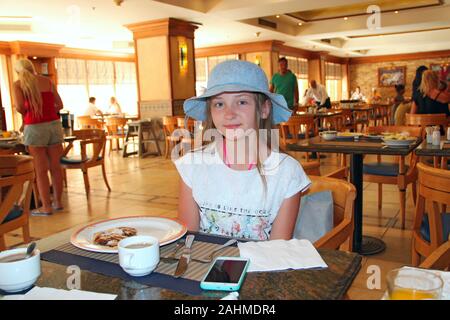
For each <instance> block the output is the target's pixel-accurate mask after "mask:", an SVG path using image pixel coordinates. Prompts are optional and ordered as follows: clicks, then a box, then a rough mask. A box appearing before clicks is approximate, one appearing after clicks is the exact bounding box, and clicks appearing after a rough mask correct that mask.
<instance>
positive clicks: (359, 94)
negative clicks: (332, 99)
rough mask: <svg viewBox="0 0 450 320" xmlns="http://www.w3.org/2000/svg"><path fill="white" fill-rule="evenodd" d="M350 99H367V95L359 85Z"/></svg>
mask: <svg viewBox="0 0 450 320" xmlns="http://www.w3.org/2000/svg"><path fill="white" fill-rule="evenodd" d="M350 100H359V101H365V100H366V97H365V96H364V95H363V94H362V92H361V88H360V86H357V87H356V89H355V91H354V92H353V93H352V96H351V98H350Z"/></svg>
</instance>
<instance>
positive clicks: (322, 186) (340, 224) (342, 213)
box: [300, 176, 356, 251]
mask: <svg viewBox="0 0 450 320" xmlns="http://www.w3.org/2000/svg"><path fill="white" fill-rule="evenodd" d="M310 179H311V181H312V184H311V186H310V187H309V188H308V190H307V191H306V192H305V193H304V194H303V195H302V196H307V195H312V194H314V193H319V192H323V191H330V192H331V195H332V198H333V221H332V226H333V228H332V229H331V230H330V231H328V232H327V233H326V234H325V235H323V236H322V237H321V238H320V239H319V240H317V241H315V242H314V246H315V247H316V248H318V249H319V248H324V249H333V250H338V249H340V250H345V251H352V247H353V230H354V220H353V205H354V201H355V198H356V189H355V186H353V185H352V184H351V183H349V182H347V181H344V180H342V179H335V178H329V177H316V176H310ZM300 210H301V208H300ZM310 214H315V212H310Z"/></svg>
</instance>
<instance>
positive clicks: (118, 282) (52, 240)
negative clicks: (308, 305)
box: [35, 226, 362, 300]
mask: <svg viewBox="0 0 450 320" xmlns="http://www.w3.org/2000/svg"><path fill="white" fill-rule="evenodd" d="M79 228H80V226H78V227H74V228H72V229H70V230H66V231H63V232H60V233H58V234H55V235H52V236H50V237H48V238H44V239H42V240H39V241H37V248H38V249H39V250H40V251H41V255H42V252H48V251H51V250H53V249H54V248H56V247H58V246H60V245H62V244H64V243H67V242H68V241H69V239H70V236H71V234H72V233H73V232H74V231H76V230H78V229H79ZM208 237H211V235H208ZM214 238H222V239H221V240H223V242H225V241H227V240H228V239H229V238H225V237H215V236H214ZM318 251H319V253H320V255H321V256H322V258H323V260H324V261H325V262H326V263H327V265H328V268H325V269H315V270H313V269H309V270H287V271H276V272H248V273H247V275H246V278H245V280H244V283H243V285H242V287H241V289H240V292H239V295H240V297H239V298H240V299H243V300H254V299H261V300H281V299H283V300H286V299H288V300H303V299H306V300H311V299H317V300H320V299H330V300H331V299H342V298H343V297H344V296H345V293H346V292H347V290H348V288H349V287H350V285H351V283H352V281H353V279H354V278H355V277H356V275H357V273H358V271H359V269H360V268H361V260H362V258H361V256H360V255H358V254H356V253H353V252H345V251H337V250H329V249H323V250H322V249H319V250H318ZM41 267H42V274H41V276H40V277H39V279H38V280H37V282H36V284H35V285H36V286H39V287H51V288H56V289H67V281H68V277H69V276H70V274H68V273H67V270H68V269H67V266H66V265H62V264H58V263H52V262H47V261H42V260H41ZM80 278H81V288H80V289H81V290H85V291H93V292H100V293H109V294H117V299H120V300H167V299H180V300H185V299H193V300H198V299H214V300H218V299H221V298H222V297H224V296H226V295H227V294H228V293H229V292H224V291H206V290H200V292H201V294H200V295H190V294H186V293H181V292H179V291H176V290H169V289H164V288H161V287H157V286H150V285H144V284H141V283H139V282H137V281H134V280H133V279H131V280H123V279H120V278H118V277H111V276H107V275H102V274H99V273H95V272H91V271H86V270H81V277H80ZM178 280H181V281H182V280H184V279H181V278H180V279H172V281H178ZM180 283H181V282H180Z"/></svg>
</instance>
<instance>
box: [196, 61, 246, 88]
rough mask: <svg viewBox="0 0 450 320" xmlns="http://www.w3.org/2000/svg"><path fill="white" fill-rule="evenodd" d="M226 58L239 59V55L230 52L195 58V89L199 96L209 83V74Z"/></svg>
mask: <svg viewBox="0 0 450 320" xmlns="http://www.w3.org/2000/svg"><path fill="white" fill-rule="evenodd" d="M226 60H239V55H237V54H229V55H225V56H211V57H205V58H196V59H195V74H196V78H195V90H196V94H197V96H199V95H201V94H203V92H204V90H205V89H206V85H207V83H208V76H209V74H210V73H211V70H212V69H213V68H214V67H215V66H216V65H217V64H219V63H221V62H223V61H226Z"/></svg>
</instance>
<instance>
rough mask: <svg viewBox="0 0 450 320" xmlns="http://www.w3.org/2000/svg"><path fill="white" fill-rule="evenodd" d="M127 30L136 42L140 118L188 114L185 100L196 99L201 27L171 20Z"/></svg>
mask: <svg viewBox="0 0 450 320" xmlns="http://www.w3.org/2000/svg"><path fill="white" fill-rule="evenodd" d="M125 27H127V28H128V29H129V30H131V31H132V32H133V38H134V47H135V59H136V75H137V83H138V97H139V109H138V110H139V116H140V118H141V119H146V118H160V117H162V116H167V115H182V114H184V112H183V102H184V100H185V99H187V98H190V97H192V96H195V59H194V32H195V29H197V26H195V25H193V24H191V23H189V22H186V21H182V20H177V19H173V18H167V19H161V20H154V21H145V22H139V23H134V24H129V25H126V26H125Z"/></svg>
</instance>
